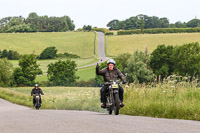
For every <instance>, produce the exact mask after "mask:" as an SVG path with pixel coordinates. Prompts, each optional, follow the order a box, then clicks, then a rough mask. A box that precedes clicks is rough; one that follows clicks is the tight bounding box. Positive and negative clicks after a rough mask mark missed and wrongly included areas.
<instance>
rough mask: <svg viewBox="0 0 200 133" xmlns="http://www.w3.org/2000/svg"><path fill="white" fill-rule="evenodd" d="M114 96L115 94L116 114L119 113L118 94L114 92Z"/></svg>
mask: <svg viewBox="0 0 200 133" xmlns="http://www.w3.org/2000/svg"><path fill="white" fill-rule="evenodd" d="M114 96H115V106H114V112H115V115H118V114H119V108H120V105H119V94H118V93H116V94H115V95H114Z"/></svg>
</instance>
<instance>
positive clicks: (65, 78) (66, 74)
mask: <svg viewBox="0 0 200 133" xmlns="http://www.w3.org/2000/svg"><path fill="white" fill-rule="evenodd" d="M76 67H77V64H76V63H75V62H74V61H71V60H65V61H62V60H58V61H57V62H55V63H51V64H49V65H48V71H47V73H48V74H47V76H48V79H49V81H50V82H52V83H53V85H55V86H72V85H74V83H75V81H76V79H78V77H77V76H76V71H77V69H76Z"/></svg>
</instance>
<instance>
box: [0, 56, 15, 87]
mask: <svg viewBox="0 0 200 133" xmlns="http://www.w3.org/2000/svg"><path fill="white" fill-rule="evenodd" d="M12 71H13V66H12V64H11V63H10V62H9V61H8V60H7V59H0V86H10V85H12V83H13V77H12Z"/></svg>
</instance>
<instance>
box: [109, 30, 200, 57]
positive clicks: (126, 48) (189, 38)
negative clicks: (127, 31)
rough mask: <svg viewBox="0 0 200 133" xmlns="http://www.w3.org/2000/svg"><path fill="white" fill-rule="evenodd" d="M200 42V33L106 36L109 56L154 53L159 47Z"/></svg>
mask: <svg viewBox="0 0 200 133" xmlns="http://www.w3.org/2000/svg"><path fill="white" fill-rule="evenodd" d="M191 42H200V33H173V34H135V35H115V36H106V54H107V56H117V55H118V54H122V53H127V52H128V53H131V54H132V53H133V52H134V51H135V50H140V51H144V50H145V49H146V48H147V49H148V51H149V52H152V51H153V50H154V49H155V48H156V47H157V46H158V45H160V44H165V45H174V46H175V45H182V44H186V43H191Z"/></svg>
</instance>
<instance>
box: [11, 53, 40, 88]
mask: <svg viewBox="0 0 200 133" xmlns="http://www.w3.org/2000/svg"><path fill="white" fill-rule="evenodd" d="M39 74H42V70H41V69H40V68H39V65H38V64H37V60H36V57H35V55H33V54H31V55H23V56H22V57H21V58H20V60H19V68H15V70H14V73H13V75H14V80H15V83H16V84H17V86H20V85H26V86H32V85H34V83H35V78H36V76H37V75H39Z"/></svg>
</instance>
